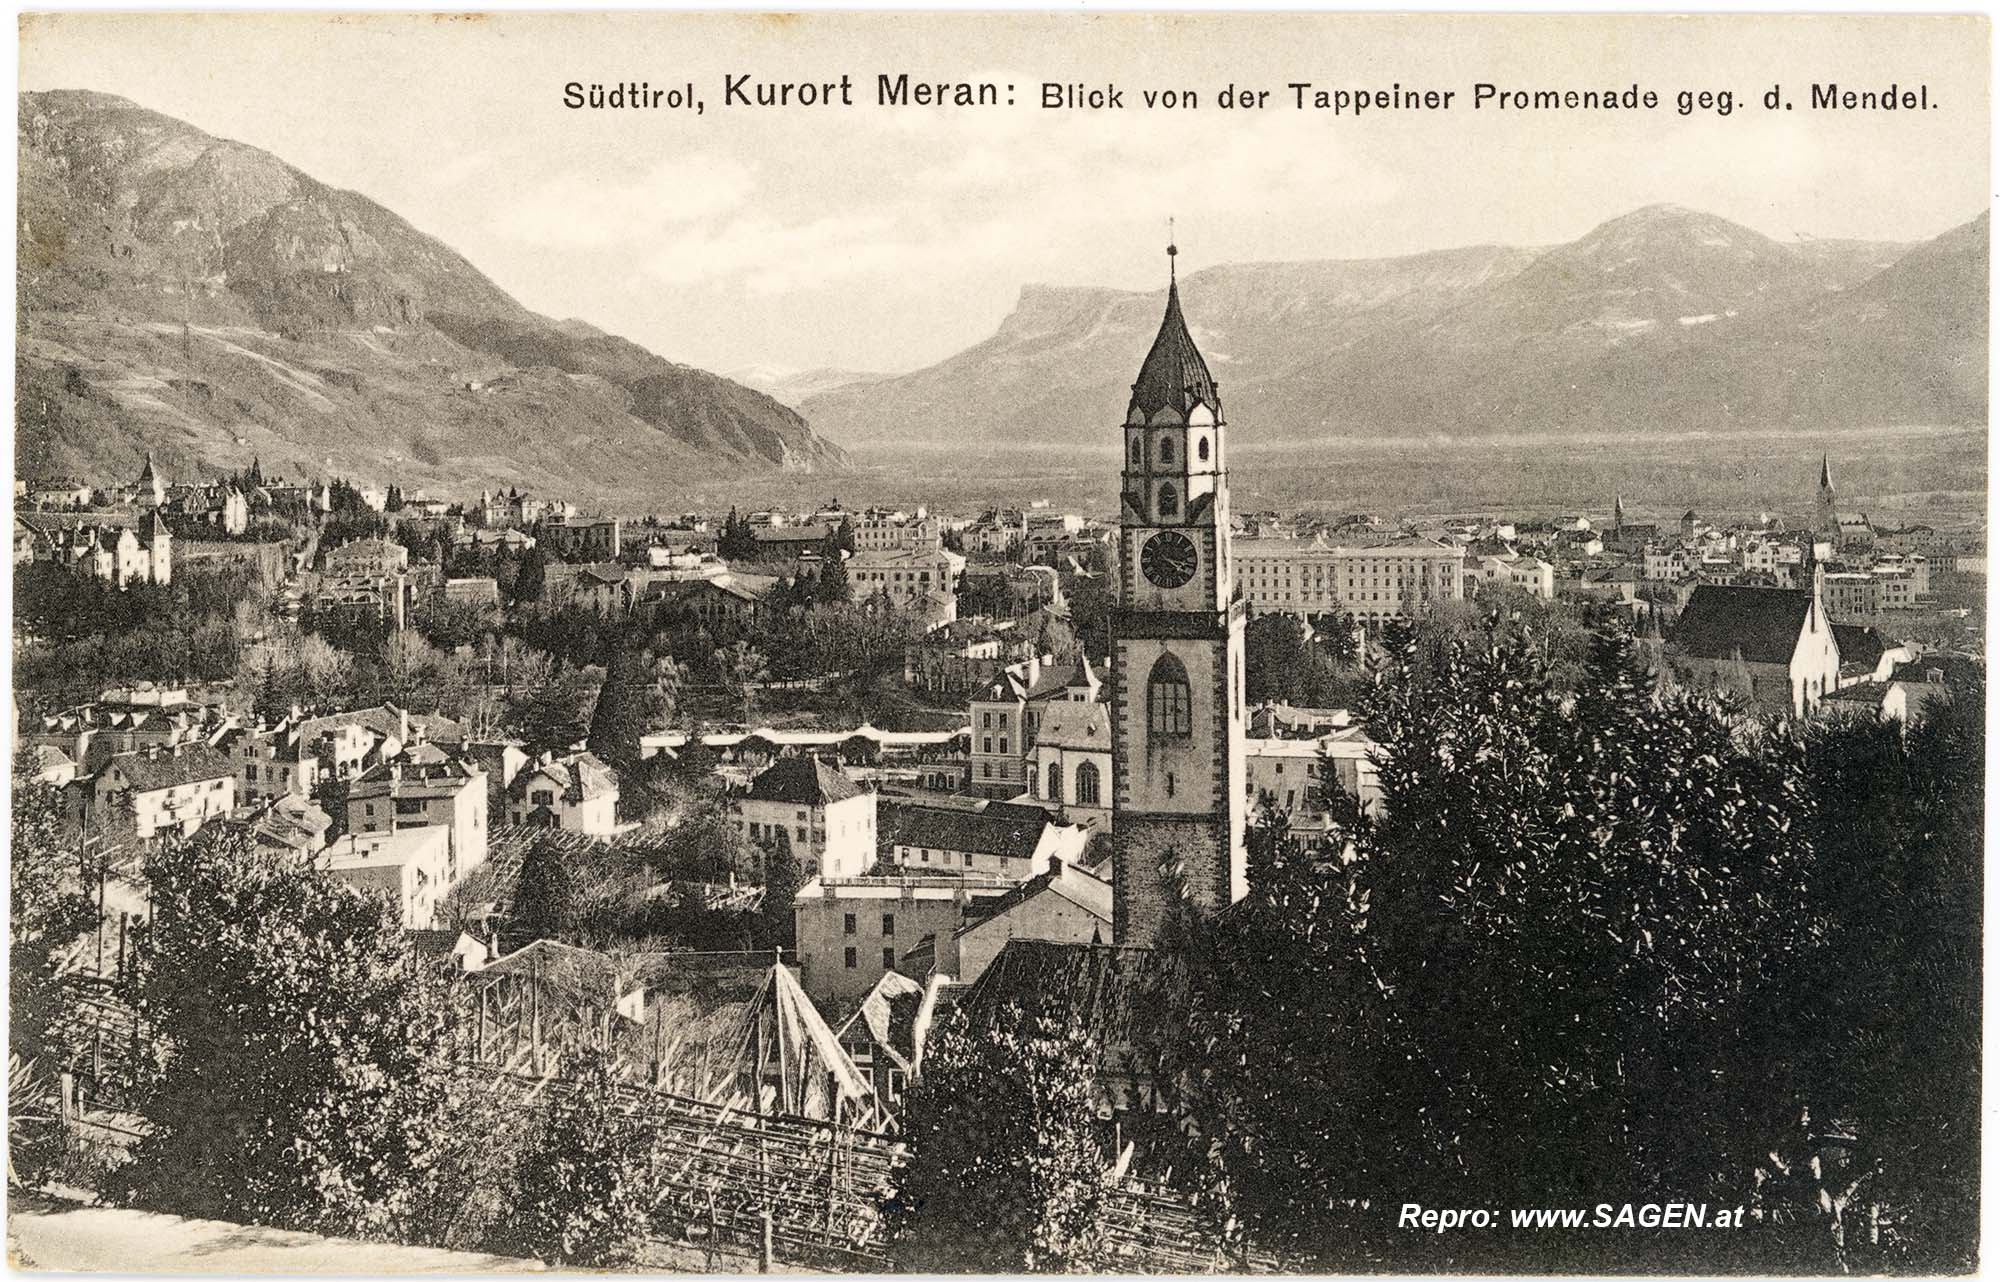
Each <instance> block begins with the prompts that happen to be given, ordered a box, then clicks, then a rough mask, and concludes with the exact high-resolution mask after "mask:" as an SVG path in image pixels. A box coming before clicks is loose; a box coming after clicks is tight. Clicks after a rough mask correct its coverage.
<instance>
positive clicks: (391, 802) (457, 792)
mask: <svg viewBox="0 0 2000 1282" xmlns="http://www.w3.org/2000/svg"><path fill="white" fill-rule="evenodd" d="M486 801H487V796H486V775H485V774H484V772H482V771H481V770H480V769H479V767H478V766H476V765H474V764H473V763H472V762H471V761H469V760H467V759H465V758H462V757H454V756H449V755H447V754H445V753H442V752H439V751H438V750H436V749H434V748H429V749H426V750H424V751H422V752H420V753H411V752H409V751H407V750H406V751H405V752H404V753H403V754H401V755H399V756H396V757H393V758H391V759H389V760H387V761H384V762H382V763H381V764H380V765H377V766H374V767H373V768H371V769H369V770H367V771H365V772H364V773H363V774H362V775H361V776H360V777H359V778H357V779H355V780H354V782H353V783H351V784H350V785H349V786H348V789H347V830H348V832H350V833H376V832H401V831H403V830H404V829H406V828H431V827H435V828H443V829H444V830H445V832H446V834H447V844H446V856H447V858H446V865H447V868H448V870H449V873H450V877H451V879H452V880H454V881H455V880H457V879H458V878H460V877H463V876H464V875H465V874H466V873H468V872H470V871H472V870H473V869H474V868H477V867H478V866H479V865H480V864H482V863H485V862H486V833H487V810H486Z"/></svg>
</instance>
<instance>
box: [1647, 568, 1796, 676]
mask: <svg viewBox="0 0 2000 1282" xmlns="http://www.w3.org/2000/svg"><path fill="white" fill-rule="evenodd" d="M1811 608H1812V594H1811V593H1810V592H1806V591H1802V590H1799V589H1794V588H1726V587H1717V586H1715V585H1714V584H1711V583H1704V584H1702V585H1701V586H1700V587H1698V588H1696V589H1695V590H1694V595H1693V596H1691V597H1689V598H1688V603H1687V608H1686V609H1685V610H1683V611H1681V618H1680V622H1679V623H1678V624H1676V625H1675V626H1674V635H1673V638H1672V642H1673V645H1674V648H1675V649H1677V650H1679V651H1681V652H1682V653H1683V654H1688V655H1692V656H1693V657H1695V658H1698V659H1729V658H1734V657H1735V656H1736V655H1737V653H1738V652H1741V654H1742V656H1743V658H1744V660H1745V661H1747V662H1750V663H1790V662H1791V661H1792V652H1793V651H1794V650H1796V649H1797V648H1798V643H1799V632H1800V631H1801V630H1802V629H1803V628H1804V627H1805V621H1806V611H1807V610H1809V609H1811Z"/></svg>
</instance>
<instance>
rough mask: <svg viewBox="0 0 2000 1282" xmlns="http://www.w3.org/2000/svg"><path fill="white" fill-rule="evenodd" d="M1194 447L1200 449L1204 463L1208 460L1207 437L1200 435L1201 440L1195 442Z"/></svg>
mask: <svg viewBox="0 0 2000 1282" xmlns="http://www.w3.org/2000/svg"><path fill="white" fill-rule="evenodd" d="M1195 449H1196V450H1198V451H1200V453H1201V461H1202V462H1204V463H1206V462H1208V438H1207V437H1206V436H1204V437H1202V438H1201V440H1200V441H1198V442H1197V443H1196V444H1195Z"/></svg>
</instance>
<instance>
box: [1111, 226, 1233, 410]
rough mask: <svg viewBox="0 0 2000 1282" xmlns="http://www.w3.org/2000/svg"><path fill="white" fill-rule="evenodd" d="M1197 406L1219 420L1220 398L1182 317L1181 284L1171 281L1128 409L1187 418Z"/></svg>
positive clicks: (1170, 251) (1133, 388)
mask: <svg viewBox="0 0 2000 1282" xmlns="http://www.w3.org/2000/svg"><path fill="white" fill-rule="evenodd" d="M1168 252H1169V253H1172V252H1173V251H1172V250H1171V249H1170V250H1169V251H1168ZM1196 405H1206V406H1208V408H1209V410H1210V412H1212V413H1213V414H1214V415H1215V416H1216V417H1217V418H1220V417H1222V398H1221V397H1220V396H1218V395H1217V394H1216V388H1215V380H1214V379H1212V378H1210V377H1209V375H1208V363H1207V362H1205V361H1203V360H1202V358H1201V352H1200V351H1199V350H1198V349H1197V348H1196V347H1195V345H1194V338H1193V337H1192V336H1191V335H1190V334H1189V333H1188V328H1187V319H1186V318H1185V317H1183V316H1182V315H1181V290H1180V283H1179V282H1178V281H1173V282H1170V283H1169V284H1168V285H1167V314H1166V316H1164V317H1163V318H1162V319H1161V321H1160V332H1159V335H1158V337H1156V338H1154V339H1153V350H1152V351H1150V352H1147V353H1146V363H1145V364H1143V365H1141V366H1140V367H1139V380H1138V381H1137V382H1135V383H1133V384H1132V404H1131V409H1136V410H1138V411H1139V412H1140V413H1142V414H1144V415H1145V416H1146V417H1148V418H1151V417H1152V416H1153V415H1154V414H1156V413H1158V412H1159V411H1160V410H1163V409H1167V408H1169V407H1171V408H1172V409H1173V410H1174V411H1175V412H1177V413H1179V414H1182V415H1186V414H1189V413H1192V412H1193V411H1194V407H1195V406H1196ZM1128 413H1129V411H1128Z"/></svg>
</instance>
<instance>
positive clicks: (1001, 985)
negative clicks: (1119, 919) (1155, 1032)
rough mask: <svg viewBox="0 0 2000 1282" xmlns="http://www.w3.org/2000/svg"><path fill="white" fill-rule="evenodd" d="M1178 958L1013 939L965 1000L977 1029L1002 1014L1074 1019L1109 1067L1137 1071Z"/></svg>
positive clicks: (1143, 951) (1099, 946) (1142, 951)
mask: <svg viewBox="0 0 2000 1282" xmlns="http://www.w3.org/2000/svg"><path fill="white" fill-rule="evenodd" d="M1172 964H1173V962H1172V958H1171V956H1170V955H1168V954H1164V953H1160V952H1158V951H1156V950H1154V949H1151V948H1135V947H1131V946H1129V945H1128V946H1120V945H1112V944H1058V943H1051V942H1049V941H1046V940H1040V939H1010V940H1008V941H1007V946H1006V947H1005V948H1002V949H1001V950H1000V954H999V956H997V957H995V958H994V959H993V962H992V964H991V965H989V966H987V968H986V969H985V970H984V971H983V972H981V974H980V976H979V978H978V980H977V981H975V982H974V983H973V985H972V986H971V988H970V989H969V990H967V991H966V993H965V994H964V996H963V997H962V998H961V999H960V1005H961V1006H962V1007H963V1008H964V1010H965V1013H966V1015H967V1017H968V1018H969V1019H970V1020H971V1021H972V1023H973V1024H974V1025H975V1026H977V1025H979V1024H980V1023H981V1022H982V1020H983V1019H984V1018H987V1017H990V1016H991V1015H992V1014H994V1013H996V1012H998V1011H999V1010H1000V1009H1002V1008H1003V1007H1005V1006H1007V1005H1009V1004H1013V1005H1018V1006H1020V1007H1021V1009H1022V1010H1023V1011H1024V1012H1026V1013H1027V1014H1029V1015H1031V1016H1033V1015H1043V1016H1050V1017H1053V1018H1055V1019H1057V1020H1062V1019H1065V1018H1068V1017H1071V1016H1074V1017H1075V1018H1076V1019H1077V1020H1078V1021H1079V1022H1081V1023H1082V1025H1083V1027H1084V1030H1085V1031H1086V1032H1088V1033H1089V1034H1090V1035H1091V1037H1092V1038H1093V1039H1094V1040H1095V1041H1096V1042H1097V1045H1098V1047H1099V1055H1100V1057H1101V1058H1100V1063H1101V1065H1102V1067H1104V1068H1105V1069H1108V1070H1112V1071H1119V1070H1123V1071H1127V1072H1129V1071H1133V1070H1134V1069H1137V1068H1138V1067H1139V1064H1138V1063H1137V1061H1136V1056H1135V1052H1137V1051H1138V1049H1139V1046H1140V1044H1141V1043H1142V1041H1143V1032H1144V1029H1145V1026H1146V1021H1147V1020H1149V1019H1151V1018H1153V1017H1154V1014H1155V1006H1156V1003H1157V996H1156V993H1155V990H1154V985H1155V982H1156V981H1157V980H1159V979H1163V978H1165V972H1166V970H1167V968H1168V967H1170V966H1172Z"/></svg>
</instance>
